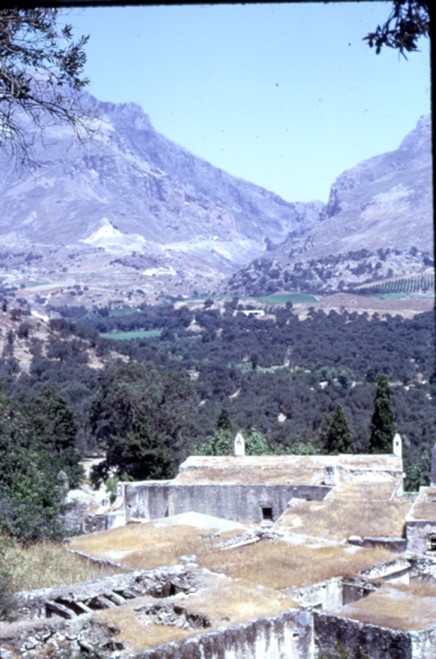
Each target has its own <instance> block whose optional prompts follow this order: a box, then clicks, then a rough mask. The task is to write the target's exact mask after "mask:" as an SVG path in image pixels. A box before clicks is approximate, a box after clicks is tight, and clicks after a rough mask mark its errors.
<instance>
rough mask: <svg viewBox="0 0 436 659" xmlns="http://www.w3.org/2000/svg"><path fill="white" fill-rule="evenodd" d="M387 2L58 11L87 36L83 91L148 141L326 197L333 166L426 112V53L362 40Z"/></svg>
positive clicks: (293, 194)
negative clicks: (133, 123) (149, 127)
mask: <svg viewBox="0 0 436 659" xmlns="http://www.w3.org/2000/svg"><path fill="white" fill-rule="evenodd" d="M391 4H392V3H390V2H379V1H378V0H375V1H372V2H330V3H323V2H302V3H299V2H291V3H283V4H273V3H271V4H268V3H266V4H229V5H194V6H192V5H179V6H174V5H168V6H164V5H161V6H147V5H142V6H130V7H129V6H122V5H119V6H116V5H115V6H106V7H86V8H80V9H79V8H75V9H71V10H68V13H67V16H66V19H67V21H68V22H69V23H71V24H72V25H73V27H74V32H75V34H77V35H79V34H89V35H90V40H89V42H88V44H87V47H86V52H87V58H88V61H87V65H86V75H87V76H88V77H89V78H90V80H91V84H90V86H89V91H90V92H91V93H92V94H93V95H94V96H96V97H97V98H98V99H99V100H102V101H112V102H114V103H118V102H135V103H138V104H139V105H141V107H142V108H143V109H144V111H145V112H146V113H147V114H148V115H149V117H150V119H151V121H152V124H153V126H154V127H155V129H156V130H158V131H159V132H160V133H162V134H163V135H165V136H166V137H168V138H170V139H171V140H173V141H174V142H176V143H177V144H179V145H181V146H183V147H185V148H186V149H188V150H189V151H191V152H192V153H194V154H196V155H198V156H200V157H202V158H204V159H205V160H208V161H209V162H210V163H212V164H213V165H215V166H217V167H220V168H222V169H224V170H225V171H227V172H229V173H230V174H233V175H235V176H239V177H241V178H244V179H246V180H248V181H251V182H252V183H256V184H258V185H261V186H262V187H264V188H266V189H268V190H272V191H273V192H276V193H277V194H279V195H280V196H281V197H283V198H284V199H286V200H287V201H313V200H316V199H319V200H321V201H324V202H326V201H327V199H328V194H329V190H330V186H331V185H332V183H333V182H334V180H335V178H336V177H337V176H338V175H339V174H341V173H342V172H343V171H344V170H346V169H348V168H350V167H353V166H354V165H355V164H357V163H358V162H360V161H361V160H364V159H366V158H369V157H371V156H374V155H378V154H380V153H384V152H385V151H390V150H392V149H395V148H397V147H398V145H399V144H400V142H401V140H402V139H403V137H404V136H405V135H406V134H407V133H408V132H410V131H411V130H412V129H413V128H414V127H415V125H416V123H417V121H418V119H419V117H420V116H422V115H423V114H427V113H429V112H430V103H431V92H430V56H429V44H428V41H427V40H425V39H421V41H420V44H419V48H420V52H419V53H414V54H411V55H410V56H409V57H408V59H407V60H405V59H404V58H402V57H401V56H399V54H398V53H397V52H394V51H390V50H386V51H382V53H381V54H380V55H378V56H377V55H376V54H375V53H374V51H373V50H371V49H370V48H369V47H368V46H367V45H366V43H365V42H363V41H362V38H363V37H364V36H365V35H366V34H367V33H368V32H369V31H371V30H373V29H374V28H375V27H376V25H377V24H378V23H381V22H383V21H384V20H385V18H386V17H387V15H388V13H389V10H390V7H391Z"/></svg>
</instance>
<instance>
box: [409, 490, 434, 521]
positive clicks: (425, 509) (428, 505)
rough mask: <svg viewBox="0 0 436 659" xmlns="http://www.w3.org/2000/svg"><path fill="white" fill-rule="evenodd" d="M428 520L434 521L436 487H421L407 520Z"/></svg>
mask: <svg viewBox="0 0 436 659" xmlns="http://www.w3.org/2000/svg"><path fill="white" fill-rule="evenodd" d="M420 520H429V521H434V522H436V487H421V489H420V491H419V494H418V497H417V499H416V501H415V503H414V504H413V506H412V508H411V510H410V512H409V514H408V516H407V521H408V522H412V521H420Z"/></svg>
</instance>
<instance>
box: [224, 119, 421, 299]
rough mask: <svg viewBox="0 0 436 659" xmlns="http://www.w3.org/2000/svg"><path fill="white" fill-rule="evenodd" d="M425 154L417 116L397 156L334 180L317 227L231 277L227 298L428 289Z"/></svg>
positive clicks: (378, 159) (369, 163)
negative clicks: (385, 286) (378, 285)
mask: <svg viewBox="0 0 436 659" xmlns="http://www.w3.org/2000/svg"><path fill="white" fill-rule="evenodd" d="M431 149H432V141H431V121H430V117H429V116H425V117H421V119H420V120H419V121H418V124H417V126H416V128H415V129H414V130H413V131H412V132H411V133H410V134H409V135H407V136H406V137H405V138H404V140H403V141H402V143H401V144H400V146H399V147H398V149H396V150H395V151H391V152H389V153H385V154H382V155H379V156H375V157H374V158H370V159H368V160H365V161H363V162H361V163H359V164H357V165H356V166H355V167H353V168H352V169H349V170H347V171H345V172H344V173H343V174H341V175H340V176H339V177H338V178H337V180H336V181H335V182H334V184H333V185H332V188H331V191H330V197H329V201H328V204H327V206H326V207H325V208H324V209H323V211H322V213H321V215H320V219H319V221H318V222H316V223H314V224H313V226H312V227H311V228H309V227H308V228H307V231H305V232H304V233H301V234H298V232H294V233H292V234H291V235H290V236H289V237H288V238H287V239H286V240H285V241H284V242H283V243H282V244H281V245H280V246H279V247H277V248H276V249H273V250H272V251H271V252H270V253H269V254H268V255H266V256H264V257H263V258H262V259H258V260H257V261H255V262H253V263H251V264H250V265H249V266H247V267H245V268H244V269H242V270H241V271H239V272H238V273H236V274H235V275H233V277H232V279H231V280H230V286H229V288H230V290H232V291H233V292H234V293H238V294H241V293H244V292H245V293H250V294H259V293H264V292H270V293H272V292H274V291H276V290H283V289H284V290H301V291H312V292H313V291H319V292H321V291H329V292H334V291H337V290H347V289H348V290H350V288H353V287H356V286H359V285H362V284H371V283H374V282H379V281H382V280H393V279H395V278H401V277H415V276H422V277H423V283H422V286H423V287H424V288H425V287H426V286H430V287H431V283H429V282H430V279H431V275H432V272H433V270H432V268H433V196H432V193H433V185H432V156H431ZM265 289H266V290H265Z"/></svg>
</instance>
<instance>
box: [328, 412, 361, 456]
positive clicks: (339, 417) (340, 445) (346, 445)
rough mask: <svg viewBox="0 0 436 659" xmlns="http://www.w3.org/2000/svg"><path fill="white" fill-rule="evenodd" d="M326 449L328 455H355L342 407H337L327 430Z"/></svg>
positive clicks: (350, 433) (351, 435)
mask: <svg viewBox="0 0 436 659" xmlns="http://www.w3.org/2000/svg"><path fill="white" fill-rule="evenodd" d="M326 445H327V446H326V448H327V452H328V453H329V454H332V453H333V454H334V453H355V451H356V449H355V446H354V440H353V434H352V432H351V430H350V427H349V425H348V422H347V418H346V416H345V412H344V408H343V407H342V405H337V406H336V410H335V412H334V414H333V416H332V418H331V421H330V425H329V427H328V430H327V437H326Z"/></svg>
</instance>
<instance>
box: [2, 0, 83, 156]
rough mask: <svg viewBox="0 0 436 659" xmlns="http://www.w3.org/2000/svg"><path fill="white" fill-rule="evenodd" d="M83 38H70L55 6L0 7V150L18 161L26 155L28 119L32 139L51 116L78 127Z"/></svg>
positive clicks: (81, 112)
mask: <svg viewBox="0 0 436 659" xmlns="http://www.w3.org/2000/svg"><path fill="white" fill-rule="evenodd" d="M87 40H88V37H86V36H81V37H80V38H79V39H78V40H77V41H75V40H74V39H73V34H72V27H71V26H70V25H67V24H65V25H63V26H61V25H60V14H59V10H58V9H53V8H38V7H35V8H18V7H11V8H7V9H1V10H0V148H2V149H5V150H6V151H7V152H9V153H11V154H12V155H14V156H15V157H16V158H17V159H18V160H19V161H24V162H26V161H28V160H29V159H30V152H31V143H30V142H29V139H30V137H29V131H28V130H25V129H24V128H23V121H24V120H26V119H27V120H28V119H30V120H31V122H32V127H33V135H34V138H33V139H35V137H36V136H37V135H38V134H39V133H40V132H42V131H43V129H44V127H46V126H47V125H48V123H49V122H50V121H52V120H54V121H56V122H67V123H68V124H70V125H72V126H74V127H76V128H77V127H78V126H79V125H81V124H82V122H83V118H84V116H85V115H86V113H85V111H84V109H83V106H82V103H81V99H80V95H79V94H77V93H76V92H79V91H80V90H81V89H82V88H83V87H85V86H86V85H87V84H88V80H87V79H86V78H85V77H83V67H84V65H85V62H86V55H85V52H84V50H83V48H84V46H85V44H86V42H87Z"/></svg>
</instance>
